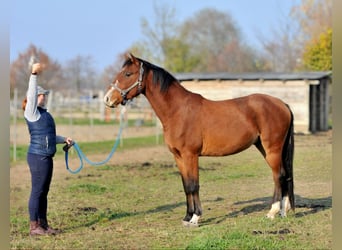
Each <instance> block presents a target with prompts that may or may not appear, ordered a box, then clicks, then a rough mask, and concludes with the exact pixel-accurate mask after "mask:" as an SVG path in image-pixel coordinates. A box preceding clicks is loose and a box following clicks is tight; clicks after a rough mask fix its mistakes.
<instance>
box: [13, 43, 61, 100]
mask: <svg viewBox="0 0 342 250" xmlns="http://www.w3.org/2000/svg"><path fill="white" fill-rule="evenodd" d="M32 58H36V59H35V60H39V61H40V62H41V63H42V64H44V65H45V69H44V71H43V72H42V74H41V76H40V77H39V84H41V85H43V86H44V88H48V89H59V88H60V84H59V83H60V82H61V81H63V77H62V71H61V66H60V64H59V63H58V62H57V61H53V60H52V59H51V58H50V57H49V56H48V55H47V54H46V53H45V52H44V51H43V50H41V49H38V48H37V47H36V46H35V45H33V44H31V45H30V46H29V47H28V48H27V50H26V51H25V52H23V53H20V54H19V56H18V58H17V59H16V60H15V61H14V62H13V63H12V64H11V68H10V85H11V87H10V91H11V95H12V93H13V90H14V88H17V89H18V94H19V96H24V95H25V93H26V90H27V84H28V80H29V77H30V74H31V68H30V64H31V63H30V60H32Z"/></svg>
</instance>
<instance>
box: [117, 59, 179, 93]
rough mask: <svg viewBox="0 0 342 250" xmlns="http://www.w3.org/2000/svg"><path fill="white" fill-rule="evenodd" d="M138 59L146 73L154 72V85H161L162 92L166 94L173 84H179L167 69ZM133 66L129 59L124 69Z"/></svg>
mask: <svg viewBox="0 0 342 250" xmlns="http://www.w3.org/2000/svg"><path fill="white" fill-rule="evenodd" d="M137 59H138V60H139V61H140V62H142V63H143V66H144V73H148V72H149V71H150V70H152V71H153V83H154V84H155V85H157V84H158V83H159V85H160V91H161V92H166V91H167V90H168V89H169V87H170V86H171V85H172V84H174V83H178V80H177V79H176V78H175V77H174V76H173V75H171V74H170V73H169V72H167V71H166V70H165V69H163V68H161V67H158V66H156V65H154V64H152V63H149V62H147V61H145V60H143V59H140V58H137ZM131 64H132V61H131V59H127V60H126V61H125V62H124V64H123V65H122V67H124V66H126V65H131Z"/></svg>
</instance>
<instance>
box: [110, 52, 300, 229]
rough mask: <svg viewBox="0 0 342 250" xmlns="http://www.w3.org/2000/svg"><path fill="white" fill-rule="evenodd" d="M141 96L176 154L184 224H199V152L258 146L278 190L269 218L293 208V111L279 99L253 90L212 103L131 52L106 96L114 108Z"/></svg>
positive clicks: (219, 152) (228, 151)
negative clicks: (149, 105)
mask: <svg viewBox="0 0 342 250" xmlns="http://www.w3.org/2000/svg"><path fill="white" fill-rule="evenodd" d="M139 94H143V95H145V96H146V98H147V100H148V101H149V102H150V104H151V106H152V108H153V110H154V111H155V113H156V115H157V116H158V118H159V119H160V121H161V123H162V126H163V132H164V141H165V143H166V144H167V146H168V148H169V150H170V151H171V153H172V154H173V156H174V159H175V161H176V163H177V166H178V169H179V172H180V174H181V177H182V182H183V187H184V192H185V196H186V203H187V208H186V215H185V217H184V219H183V225H184V226H198V222H199V219H200V216H201V215H202V207H201V202H200V198H199V188H200V185H199V168H198V158H199V156H226V155H231V154H235V153H239V152H241V151H243V150H245V149H247V148H249V147H250V146H251V145H255V146H256V147H257V149H258V150H259V151H260V152H261V154H262V155H263V157H264V158H265V160H266V162H267V163H268V165H269V166H270V168H271V170H272V174H273V181H274V194H273V201H272V206H271V209H270V211H269V212H268V213H267V217H268V218H271V219H273V218H274V217H275V215H276V214H277V213H279V212H280V214H281V216H286V213H287V211H289V210H290V209H292V210H294V207H295V206H294V192H293V171H292V169H293V168H292V164H293V153H294V128H293V114H292V111H291V110H290V108H289V106H288V105H287V104H285V103H284V102H283V101H281V100H280V99H278V98H275V97H272V96H269V95H265V94H252V95H249V96H245V97H239V98H234V99H230V100H223V101H212V100H208V99H206V98H204V97H202V96H201V95H199V94H195V93H192V92H190V91H188V90H187V89H185V88H184V87H183V86H182V85H181V84H180V82H179V81H178V80H177V79H176V78H175V77H174V76H172V75H171V74H170V73H169V72H167V71H166V70H164V69H163V68H161V67H159V66H156V65H153V64H151V63H149V62H147V61H145V60H142V59H140V58H137V57H134V56H133V55H132V54H130V53H129V54H128V55H126V60H125V62H124V63H123V66H122V69H121V71H120V72H119V73H118V74H117V75H116V76H115V78H114V81H113V83H111V85H110V86H109V88H108V91H107V92H106V94H105V96H104V102H105V104H106V106H108V107H110V108H115V107H117V106H118V105H119V104H121V105H125V104H126V102H127V101H128V100H130V99H133V98H134V97H136V96H138V95H139Z"/></svg>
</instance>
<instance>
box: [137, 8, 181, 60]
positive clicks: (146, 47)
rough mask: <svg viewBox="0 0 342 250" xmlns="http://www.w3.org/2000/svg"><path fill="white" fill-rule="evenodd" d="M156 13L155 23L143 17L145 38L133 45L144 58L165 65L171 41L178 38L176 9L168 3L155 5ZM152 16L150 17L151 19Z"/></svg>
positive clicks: (142, 23) (142, 24)
mask: <svg viewBox="0 0 342 250" xmlns="http://www.w3.org/2000/svg"><path fill="white" fill-rule="evenodd" d="M153 8H154V13H155V22H154V24H151V23H149V21H148V20H147V19H146V18H142V19H141V27H142V32H143V34H144V35H145V38H146V39H145V40H144V41H143V42H140V43H136V44H134V45H133V46H132V48H134V49H135V50H136V51H139V53H138V54H139V55H141V56H144V59H147V60H151V61H152V62H154V63H155V64H158V65H160V66H164V64H165V60H166V55H167V54H169V52H168V49H169V43H168V42H171V41H174V40H175V39H176V38H177V28H178V25H177V21H176V10H175V8H173V7H170V6H169V5H167V4H164V5H157V4H156V2H154V5H153ZM150 19H151V18H149V20H150Z"/></svg>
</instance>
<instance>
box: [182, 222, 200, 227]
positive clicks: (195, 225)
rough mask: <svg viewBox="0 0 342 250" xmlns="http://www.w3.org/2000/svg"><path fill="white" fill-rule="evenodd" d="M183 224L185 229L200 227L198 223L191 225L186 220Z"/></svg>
mask: <svg viewBox="0 0 342 250" xmlns="http://www.w3.org/2000/svg"><path fill="white" fill-rule="evenodd" d="M182 223H183V226H185V227H198V223H196V224H195V223H191V222H190V221H185V220H183V221H182Z"/></svg>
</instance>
